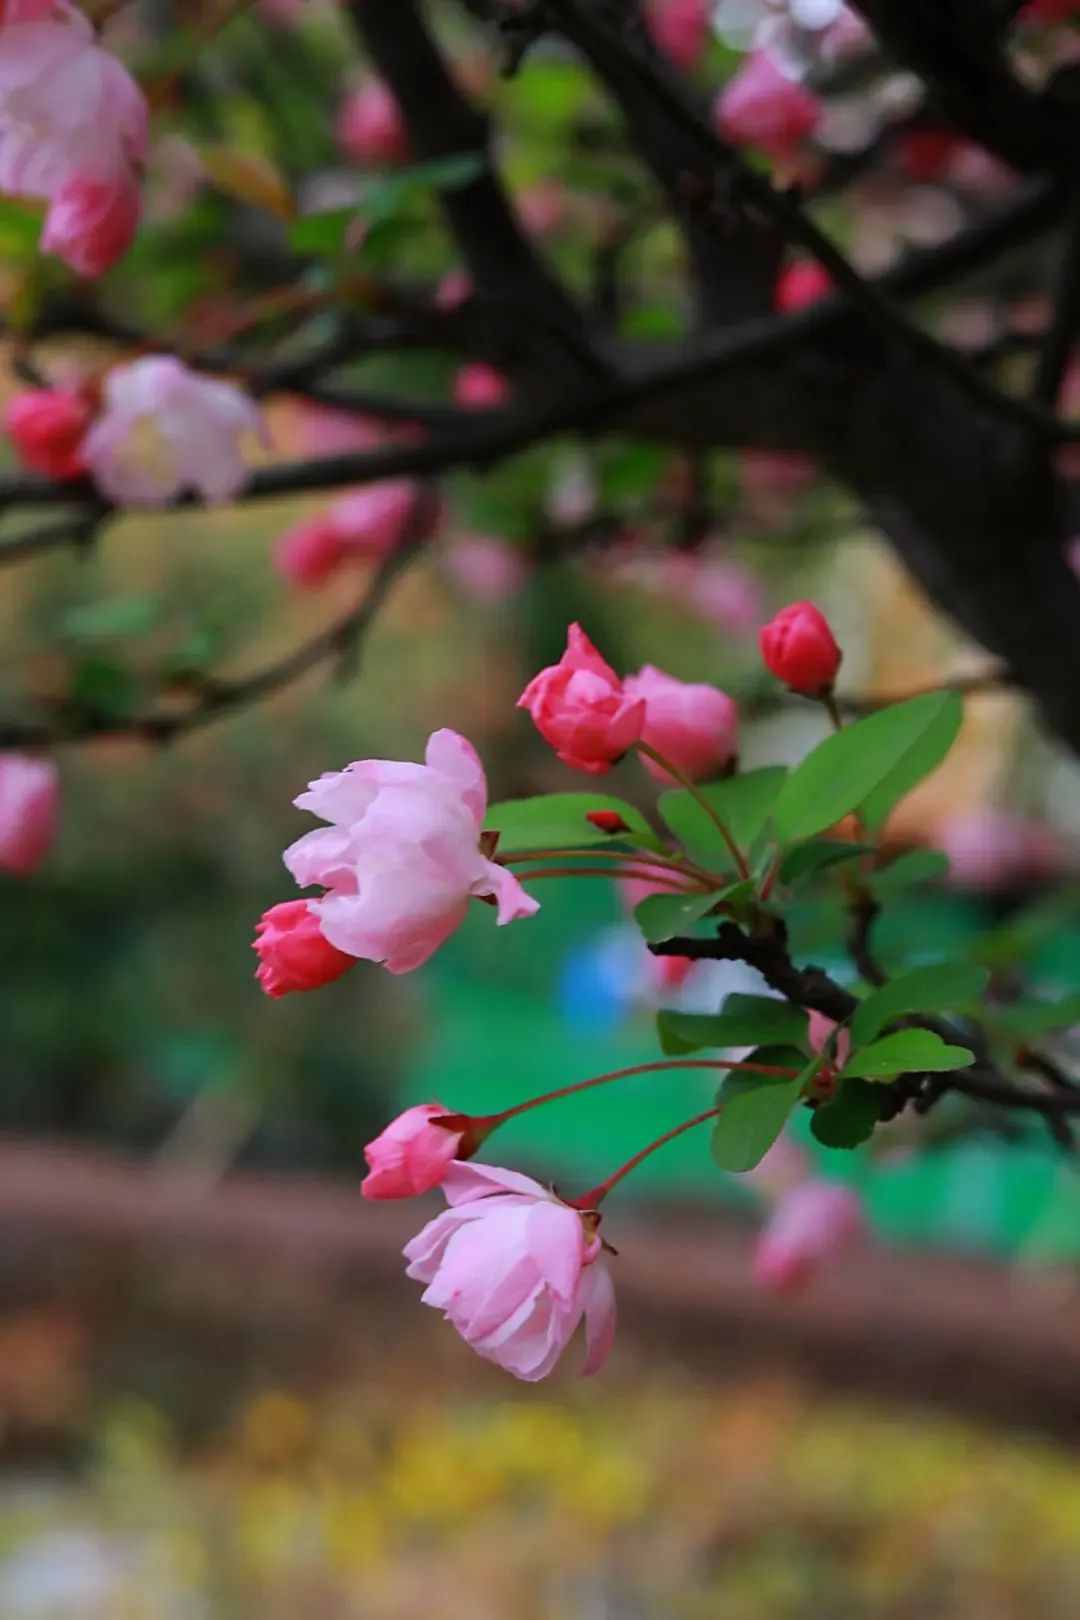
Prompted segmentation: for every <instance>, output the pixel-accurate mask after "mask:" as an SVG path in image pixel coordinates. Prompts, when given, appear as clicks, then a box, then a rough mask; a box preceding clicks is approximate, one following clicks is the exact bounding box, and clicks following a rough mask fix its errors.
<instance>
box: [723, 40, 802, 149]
mask: <svg viewBox="0 0 1080 1620" xmlns="http://www.w3.org/2000/svg"><path fill="white" fill-rule="evenodd" d="M821 112H822V108H821V102H820V101H819V100H818V98H817V97H816V96H814V95H812V94H811V93H810V91H809V90H806V89H804V88H803V86H802V85H801V84H798V83H796V81H795V80H794V79H791V78H789V77H788V75H787V74H786V73H784V72H783V71H782V70H781V69H780V68H779V67H778V66H777V64H776V63H775V62H774V61H773V59H772V57H771V56H769V55H768V54H767V53H766V52H764V51H757V52H755V53H754V55H753V56H750V57H747V59H746V61H745V62H744V63H743V64H742V66H741V67H740V68H739V70H738V72H737V73H736V74H735V76H734V78H732V79H731V80H730V81H729V82H728V84H727V85H725V87H724V89H723V90H722V91H721V93H720V95H719V97H718V98H717V100H716V103H715V105H714V108H713V119H714V122H715V124H716V127H717V129H718V130H719V132H720V134H721V135H722V136H723V137H724V139H725V140H728V141H732V142H735V143H736V144H739V145H743V144H745V145H749V146H757V147H760V148H761V150H762V151H763V152H766V153H767V154H768V155H769V157H771V158H773V159H775V160H776V161H777V162H784V163H786V162H790V161H791V159H793V158H794V157H797V156H798V154H799V152H800V150H801V148H802V144H803V142H804V141H805V140H806V138H807V136H808V135H812V134H813V132H814V130H815V129H816V128H817V126H818V124H819V123H820V122H821Z"/></svg>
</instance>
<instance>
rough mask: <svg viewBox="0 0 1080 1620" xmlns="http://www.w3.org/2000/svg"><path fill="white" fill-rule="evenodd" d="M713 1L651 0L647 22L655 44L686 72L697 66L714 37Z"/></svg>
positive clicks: (648, 5) (646, 15)
mask: <svg viewBox="0 0 1080 1620" xmlns="http://www.w3.org/2000/svg"><path fill="white" fill-rule="evenodd" d="M710 9H711V8H710V5H709V0H648V4H647V5H646V8H645V22H646V26H647V28H648V30H649V33H650V34H651V35H652V40H653V43H654V45H655V46H656V47H657V49H658V50H661V51H663V52H664V55H665V56H669V57H670V58H671V60H672V61H673V62H674V63H675V65H676V67H681V68H683V69H684V70H685V69H689V68H692V67H694V66H696V64H697V63H698V62H699V61H700V59H701V58H702V56H704V54H705V52H706V50H707V49H708V45H709V39H710V38H711V35H712V27H711V17H710Z"/></svg>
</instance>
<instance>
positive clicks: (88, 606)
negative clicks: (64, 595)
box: [59, 596, 161, 641]
mask: <svg viewBox="0 0 1080 1620" xmlns="http://www.w3.org/2000/svg"><path fill="white" fill-rule="evenodd" d="M160 616H161V601H160V599H159V598H158V597H156V596H122V597H117V598H116V599H115V600H114V601H111V602H87V603H84V604H82V605H81V606H79V607H73V608H69V609H68V611H67V612H66V613H65V614H64V615H63V617H62V618H61V620H60V625H59V629H60V633H61V634H62V635H65V636H71V637H73V638H74V639H75V640H76V641H111V640H116V639H120V638H123V637H127V636H141V635H145V633H146V632H147V631H148V630H150V629H152V627H153V626H154V625H155V624H156V623H157V621H158V619H159V618H160Z"/></svg>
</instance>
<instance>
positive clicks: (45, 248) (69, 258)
mask: <svg viewBox="0 0 1080 1620" xmlns="http://www.w3.org/2000/svg"><path fill="white" fill-rule="evenodd" d="M140 207H141V198H140V193H139V186H138V182H137V181H136V180H135V177H134V175H133V174H129V173H121V174H120V175H118V176H117V177H115V178H110V179H106V180H99V179H96V178H95V177H94V175H93V174H75V175H72V177H71V179H70V180H65V181H64V184H63V185H62V186H61V187H60V188H59V189H58V190H57V191H56V192H55V193H54V194H53V199H52V202H51V204H50V205H49V212H48V214H47V215H46V218H45V228H44V230H43V231H42V234H41V250H42V252H43V253H55V254H56V256H57V258H58V259H63V261H64V263H65V264H66V265H68V266H70V268H71V269H72V270H74V271H75V272H76V274H77V275H80V276H87V277H94V276H103V275H104V274H105V272H106V271H107V270H111V269H112V267H113V265H114V264H116V263H117V261H118V260H119V259H122V258H123V256H124V254H125V253H126V252H127V250H128V248H129V247H130V246H131V244H132V242H133V241H134V240H135V232H136V231H137V229H138V226H139V210H140Z"/></svg>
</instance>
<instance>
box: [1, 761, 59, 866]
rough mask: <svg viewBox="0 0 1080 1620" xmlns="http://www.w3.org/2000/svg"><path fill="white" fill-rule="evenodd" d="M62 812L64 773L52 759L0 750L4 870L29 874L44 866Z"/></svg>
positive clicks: (2, 863) (2, 857) (2, 862)
mask: <svg viewBox="0 0 1080 1620" xmlns="http://www.w3.org/2000/svg"><path fill="white" fill-rule="evenodd" d="M59 816H60V777H59V774H58V772H57V769H56V766H55V765H54V764H53V763H52V761H51V760H47V759H32V758H31V757H30V756H29V755H28V754H0V872H11V873H13V874H14V875H15V876H16V877H25V876H26V875H27V874H28V873H30V872H32V871H34V869H35V867H37V866H40V864H41V862H42V861H43V860H44V859H45V856H46V855H47V854H48V852H49V850H50V848H51V847H52V842H53V839H54V838H55V837H56V827H57V822H58V820H59Z"/></svg>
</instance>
